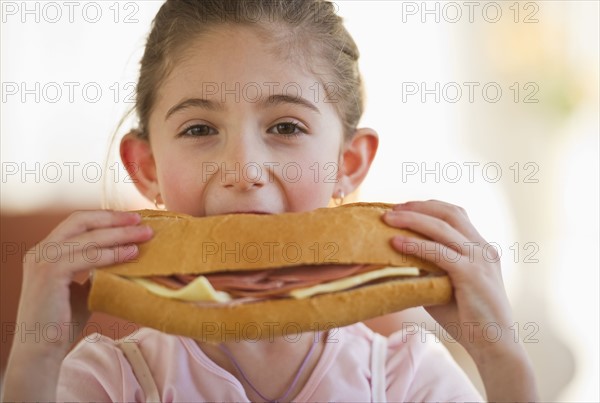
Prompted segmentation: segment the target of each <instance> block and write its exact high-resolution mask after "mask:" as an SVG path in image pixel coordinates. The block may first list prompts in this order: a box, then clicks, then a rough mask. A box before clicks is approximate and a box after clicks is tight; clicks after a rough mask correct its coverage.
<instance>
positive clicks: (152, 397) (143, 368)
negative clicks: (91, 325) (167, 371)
mask: <svg viewBox="0 0 600 403" xmlns="http://www.w3.org/2000/svg"><path fill="white" fill-rule="evenodd" d="M117 346H118V347H119V348H120V349H121V350H122V351H123V354H124V355H125V358H126V359H127V361H129V364H130V365H131V369H133V374H134V375H135V377H136V378H137V380H138V382H139V383H140V386H141V387H142V390H143V391H144V395H145V396H146V402H160V395H159V394H158V388H157V387H156V383H155V382H154V378H153V377H152V372H150V368H149V367H148V364H147V363H146V360H145V359H144V356H143V354H142V352H141V350H140V348H139V347H138V345H137V343H136V342H131V341H128V342H126V341H122V340H117Z"/></svg>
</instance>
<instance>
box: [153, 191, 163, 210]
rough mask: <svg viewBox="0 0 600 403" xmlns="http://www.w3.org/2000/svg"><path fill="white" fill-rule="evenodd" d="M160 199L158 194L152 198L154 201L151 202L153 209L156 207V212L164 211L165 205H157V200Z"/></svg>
mask: <svg viewBox="0 0 600 403" xmlns="http://www.w3.org/2000/svg"><path fill="white" fill-rule="evenodd" d="M159 197H160V192H159V193H158V194H157V195H156V197H155V198H154V200H152V201H153V202H154V207H156V209H157V210H164V209H165V205H164V204H162V203H161V205H160V206H159V205H158V198H159Z"/></svg>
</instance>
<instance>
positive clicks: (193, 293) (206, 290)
mask: <svg viewBox="0 0 600 403" xmlns="http://www.w3.org/2000/svg"><path fill="white" fill-rule="evenodd" d="M418 275H419V269H418V268H416V267H386V268H383V269H379V270H374V271H369V272H366V273H362V274H357V275H355V276H351V277H347V278H342V279H339V280H334V281H330V282H328V283H323V284H317V285H314V286H311V287H305V288H299V289H297V290H293V291H290V293H289V295H290V297H292V298H296V299H302V298H308V297H312V296H313V295H317V294H323V293H326V292H336V291H343V290H346V289H348V288H352V287H356V286H359V285H361V284H364V283H368V282H369V281H373V280H377V279H380V278H386V277H398V276H418ZM130 279H131V280H132V281H135V282H136V283H138V284H139V285H141V286H142V287H144V288H146V289H147V290H148V291H150V292H151V293H153V294H156V295H159V296H161V297H165V298H173V299H180V300H183V301H190V302H199V301H214V302H229V301H231V300H232V297H231V295H230V294H229V293H227V292H225V291H217V290H215V289H214V288H213V286H212V285H211V284H210V282H209V281H208V280H207V279H206V277H204V276H198V277H197V278H195V279H194V280H193V281H192V282H191V283H189V284H188V285H186V286H185V287H183V288H180V289H179V290H172V289H170V288H167V287H165V286H163V285H160V284H157V283H155V282H153V281H150V280H146V279H144V278H140V277H130Z"/></svg>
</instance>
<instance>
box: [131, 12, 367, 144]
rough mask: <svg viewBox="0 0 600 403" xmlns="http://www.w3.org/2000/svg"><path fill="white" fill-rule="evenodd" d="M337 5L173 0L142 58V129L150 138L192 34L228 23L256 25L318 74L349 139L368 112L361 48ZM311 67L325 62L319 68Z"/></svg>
mask: <svg viewBox="0 0 600 403" xmlns="http://www.w3.org/2000/svg"><path fill="white" fill-rule="evenodd" d="M335 8H336V6H335V4H334V3H331V2H329V1H324V0H168V1H166V2H165V3H164V4H163V5H162V7H161V8H160V10H159V11H158V13H157V15H156V17H155V18H154V21H153V23H152V30H151V32H150V35H149V36H148V41H147V43H146V47H145V51H144V56H143V57H142V60H141V63H140V64H141V66H140V76H139V82H138V85H137V97H136V104H135V110H136V112H137V116H138V119H139V129H138V130H137V133H138V135H139V136H140V137H142V138H146V139H147V138H148V120H149V117H150V114H151V113H152V108H153V106H154V103H155V100H156V96H157V92H158V89H159V87H160V85H161V83H162V82H163V80H164V79H165V78H166V77H167V75H168V74H169V72H170V71H171V69H172V68H173V66H174V65H175V64H176V62H177V60H178V58H180V57H181V56H182V53H183V49H184V48H185V46H186V45H187V44H188V43H189V41H190V38H197V37H198V36H200V35H202V34H203V33H206V32H208V31H209V30H210V29H214V28H218V27H219V26H222V25H223V24H230V25H231V24H243V25H252V26H253V27H256V29H257V33H258V34H259V35H261V36H264V37H265V38H268V40H270V41H271V43H273V45H274V46H273V48H272V49H273V51H274V52H277V54H278V55H279V56H281V57H294V60H295V61H296V62H298V60H299V61H300V62H301V63H302V64H301V65H302V66H303V67H304V68H305V69H307V70H308V71H310V72H311V73H312V74H314V75H315V76H317V77H318V78H319V79H320V80H321V84H322V85H323V87H324V92H325V94H324V96H325V97H326V99H328V100H329V101H330V102H333V105H334V106H335V108H336V110H337V112H338V115H339V116H340V119H341V121H342V125H343V130H344V139H345V140H349V139H350V138H351V137H352V134H353V133H354V131H355V129H356V126H357V125H358V121H359V120H360V117H361V115H362V113H363V89H362V82H361V77H360V73H359V70H358V58H359V52H358V49H357V47H356V44H355V42H354V40H353V39H352V37H351V36H350V34H349V33H348V31H347V30H346V29H345V27H344V26H343V22H342V18H341V17H339V16H338V15H337V14H336V13H335ZM312 66H323V67H322V69H323V70H324V71H314V68H313V67H312Z"/></svg>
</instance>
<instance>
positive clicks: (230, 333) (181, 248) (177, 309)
mask: <svg viewBox="0 0 600 403" xmlns="http://www.w3.org/2000/svg"><path fill="white" fill-rule="evenodd" d="M391 206H392V205H391V204H386V203H352V204H347V205H343V206H340V207H335V208H321V209H317V210H313V211H310V212H300V213H283V214H276V215H257V214H235V215H233V214H231V215H221V216H210V217H192V216H188V215H184V214H177V213H171V212H166V211H154V210H142V211H140V213H141V215H142V217H143V222H144V223H145V224H147V225H150V226H151V227H152V228H153V230H154V234H155V235H154V237H153V238H152V239H151V240H150V241H148V242H146V243H144V244H140V245H139V255H138V257H137V259H136V261H134V262H128V263H123V264H119V265H115V266H112V267H109V268H105V269H100V270H97V271H96V272H95V273H94V278H93V282H92V288H91V291H90V296H89V300H88V305H89V308H90V310H91V311H100V312H105V313H108V314H111V315H114V316H118V317H121V318H123V319H126V320H131V321H134V322H136V323H138V324H140V325H142V326H148V327H152V328H155V329H158V330H161V331H164V332H167V333H172V334H178V335H183V336H187V337H192V338H195V339H197V340H200V341H206V342H222V341H225V339H226V338H227V340H229V339H232V338H233V339H237V340H240V339H252V340H258V339H265V338H273V337H277V336H290V335H292V334H295V333H299V332H303V331H319V330H327V329H330V328H334V327H341V326H346V325H349V324H352V323H355V322H359V321H363V320H366V319H370V318H373V317H376V316H380V315H383V314H386V313H390V312H395V311H399V310H402V309H405V308H409V307H414V306H419V305H433V304H440V303H445V302H447V301H449V300H450V298H451V296H452V287H451V284H450V281H449V279H448V277H447V276H446V275H445V273H444V272H443V271H442V270H441V269H439V268H438V267H436V266H435V265H434V264H432V263H430V262H427V261H423V260H421V259H419V258H417V257H415V256H409V255H403V254H400V253H399V252H397V251H396V250H394V249H393V248H392V247H391V245H390V243H389V241H390V239H391V238H392V236H394V235H398V234H405V235H410V236H412V237H416V238H421V237H420V236H418V235H416V234H414V233H412V232H410V231H405V230H399V229H396V228H393V227H390V226H388V225H387V224H385V223H384V222H383V221H382V219H381V215H382V214H383V213H384V211H385V210H386V209H390V208H391ZM319 264H377V265H385V266H393V267H418V268H419V269H420V270H421V273H422V274H421V275H420V276H418V277H414V278H401V279H391V280H389V281H379V282H377V283H375V284H367V285H364V286H361V287H358V288H352V289H349V290H346V291H339V292H333V293H325V294H320V295H315V296H312V297H309V298H305V299H292V298H277V299H266V300H260V301H256V302H250V303H239V304H225V305H221V306H220V305H219V304H212V305H207V304H197V303H193V302H186V301H180V300H176V299H170V298H165V297H161V296H158V295H155V294H153V293H151V292H149V291H148V290H146V289H145V288H144V287H142V286H140V285H139V284H137V283H135V282H133V281H131V280H130V279H129V277H150V276H170V275H172V274H206V275H208V274H210V273H215V272H226V271H236V272H240V271H246V270H248V271H250V270H265V269H277V268H281V267H291V266H298V265H310V266H313V265H314V270H319V267H318V265H319ZM310 269H311V270H312V269H313V268H312V267H311V268H310Z"/></svg>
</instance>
